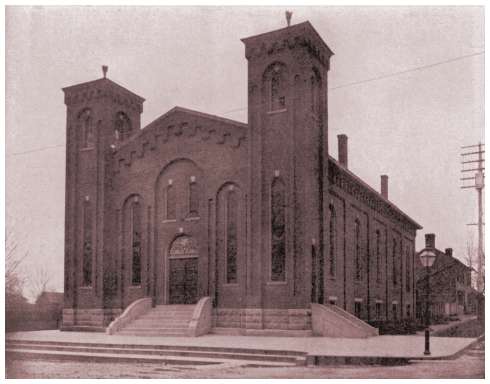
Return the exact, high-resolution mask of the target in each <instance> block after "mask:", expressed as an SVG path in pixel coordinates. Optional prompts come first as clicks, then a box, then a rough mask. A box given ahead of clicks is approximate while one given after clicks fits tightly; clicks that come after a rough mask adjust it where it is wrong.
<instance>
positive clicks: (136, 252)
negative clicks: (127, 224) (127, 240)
mask: <svg viewBox="0 0 490 384" xmlns="http://www.w3.org/2000/svg"><path fill="white" fill-rule="evenodd" d="M141 235H142V233H141V204H140V203H139V202H138V201H134V202H133V203H132V205H131V252H132V263H131V265H132V268H131V271H132V273H131V283H132V284H133V285H140V284H141V245H142V244H141Z"/></svg>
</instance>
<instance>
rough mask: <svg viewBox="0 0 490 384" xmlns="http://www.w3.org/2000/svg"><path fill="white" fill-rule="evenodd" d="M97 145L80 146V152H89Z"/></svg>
mask: <svg viewBox="0 0 490 384" xmlns="http://www.w3.org/2000/svg"><path fill="white" fill-rule="evenodd" d="M94 149H95V147H85V148H80V152H89V151H92V150H94Z"/></svg>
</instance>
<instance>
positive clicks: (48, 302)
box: [36, 292, 63, 310]
mask: <svg viewBox="0 0 490 384" xmlns="http://www.w3.org/2000/svg"><path fill="white" fill-rule="evenodd" d="M36 306H37V307H38V308H42V309H44V310H47V309H58V310H60V309H61V308H62V307H63V292H42V293H41V294H40V295H39V296H38V298H37V300H36Z"/></svg>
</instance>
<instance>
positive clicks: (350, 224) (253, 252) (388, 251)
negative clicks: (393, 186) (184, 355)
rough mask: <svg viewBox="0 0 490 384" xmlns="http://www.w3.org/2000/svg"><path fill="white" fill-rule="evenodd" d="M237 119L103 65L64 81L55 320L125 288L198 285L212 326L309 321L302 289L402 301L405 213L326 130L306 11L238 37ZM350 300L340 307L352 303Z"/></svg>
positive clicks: (94, 313) (69, 323) (160, 294)
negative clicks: (159, 99) (332, 151)
mask: <svg viewBox="0 0 490 384" xmlns="http://www.w3.org/2000/svg"><path fill="white" fill-rule="evenodd" d="M242 41H243V43H244V45H245V57H246V59H247V60H248V124H245V123H241V122H237V121H233V120H229V119H225V118H222V117H218V116H213V115H209V114H206V113H201V112H196V111H192V110H188V109H185V108H181V107H175V108H173V109H171V110H170V111H168V112H166V113H165V114H163V115H162V116H161V117H159V118H157V119H156V120H155V121H153V122H152V123H150V124H149V125H147V126H146V127H144V128H141V126H140V117H141V113H142V111H143V102H144V99H143V98H142V97H140V96H138V95H136V94H134V93H133V92H131V91H129V90H127V89H125V88H124V87H122V86H120V85H118V84H117V83H115V82H113V81H112V80H109V79H108V78H106V73H105V72H106V70H107V68H105V71H104V77H103V78H100V79H98V80H94V81H90V82H86V83H82V84H77V85H73V86H70V87H67V88H64V89H63V91H64V95H65V104H66V106H67V120H66V121H67V136H66V138H67V139H66V143H67V144H66V228H65V282H64V285H65V302H64V311H63V329H67V330H70V329H87V330H104V329H105V328H106V327H107V326H108V325H109V323H111V322H112V321H114V320H115V319H117V318H118V317H120V315H121V313H123V311H125V309H126V308H128V306H130V305H131V304H132V303H135V302H137V301H138V300H141V299H145V298H147V299H149V300H150V302H151V306H152V307H155V306H156V307H160V308H164V307H162V306H164V305H176V304H181V305H195V304H196V303H198V302H199V301H200V300H201V299H202V298H209V300H210V303H211V308H212V309H211V311H212V327H213V328H217V329H226V328H229V329H235V330H236V329H238V330H239V329H242V330H247V329H258V330H260V329H262V330H267V329H276V330H305V331H307V330H310V329H311V327H312V319H311V318H312V310H311V308H312V305H313V304H312V303H317V304H322V305H323V306H324V307H325V308H332V307H335V308H336V310H338V311H341V312H342V313H344V314H345V316H349V313H350V314H352V315H355V316H357V317H358V318H360V319H363V320H376V319H378V320H383V319H402V318H412V317H414V312H415V311H414V302H415V289H414V277H415V276H414V257H415V251H414V250H415V236H416V230H417V229H420V228H421V227H420V226H419V225H418V224H417V223H416V222H415V221H414V220H413V219H411V218H410V217H409V216H407V215H406V214H405V213H403V212H402V211H401V210H400V209H399V208H397V207H396V206H395V205H394V204H393V203H391V202H390V201H389V200H388V179H387V176H381V193H379V192H378V191H376V190H375V189H373V188H371V187H370V186H368V185H367V184H366V183H365V182H363V181H362V180H361V179H360V178H359V177H357V176H356V175H354V174H353V173H352V172H351V171H349V169H348V161H347V155H348V154H347V137H346V136H345V135H339V137H338V146H339V159H338V160H335V159H333V158H332V157H331V156H330V155H329V153H328V148H329V145H328V144H329V143H328V139H329V137H328V123H327V122H328V93H327V88H328V76H327V75H328V71H329V67H330V58H331V56H332V55H333V52H332V51H331V50H330V48H329V47H328V46H327V45H326V43H325V42H324V41H323V40H322V38H321V37H320V36H319V34H318V33H317V32H316V31H315V29H314V28H313V27H312V25H311V24H310V23H309V22H304V23H300V24H296V25H292V26H288V27H286V28H283V29H279V30H275V31H272V32H267V33H264V34H260V35H256V36H252V37H248V38H245V39H242ZM352 315H350V316H352ZM352 317H354V316H352Z"/></svg>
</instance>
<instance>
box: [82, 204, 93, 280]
mask: <svg viewBox="0 0 490 384" xmlns="http://www.w3.org/2000/svg"><path fill="white" fill-rule="evenodd" d="M92 257H93V250H92V206H91V203H90V201H88V200H86V201H84V203H83V259H82V270H83V272H82V279H83V281H82V284H83V285H84V286H90V285H92Z"/></svg>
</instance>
